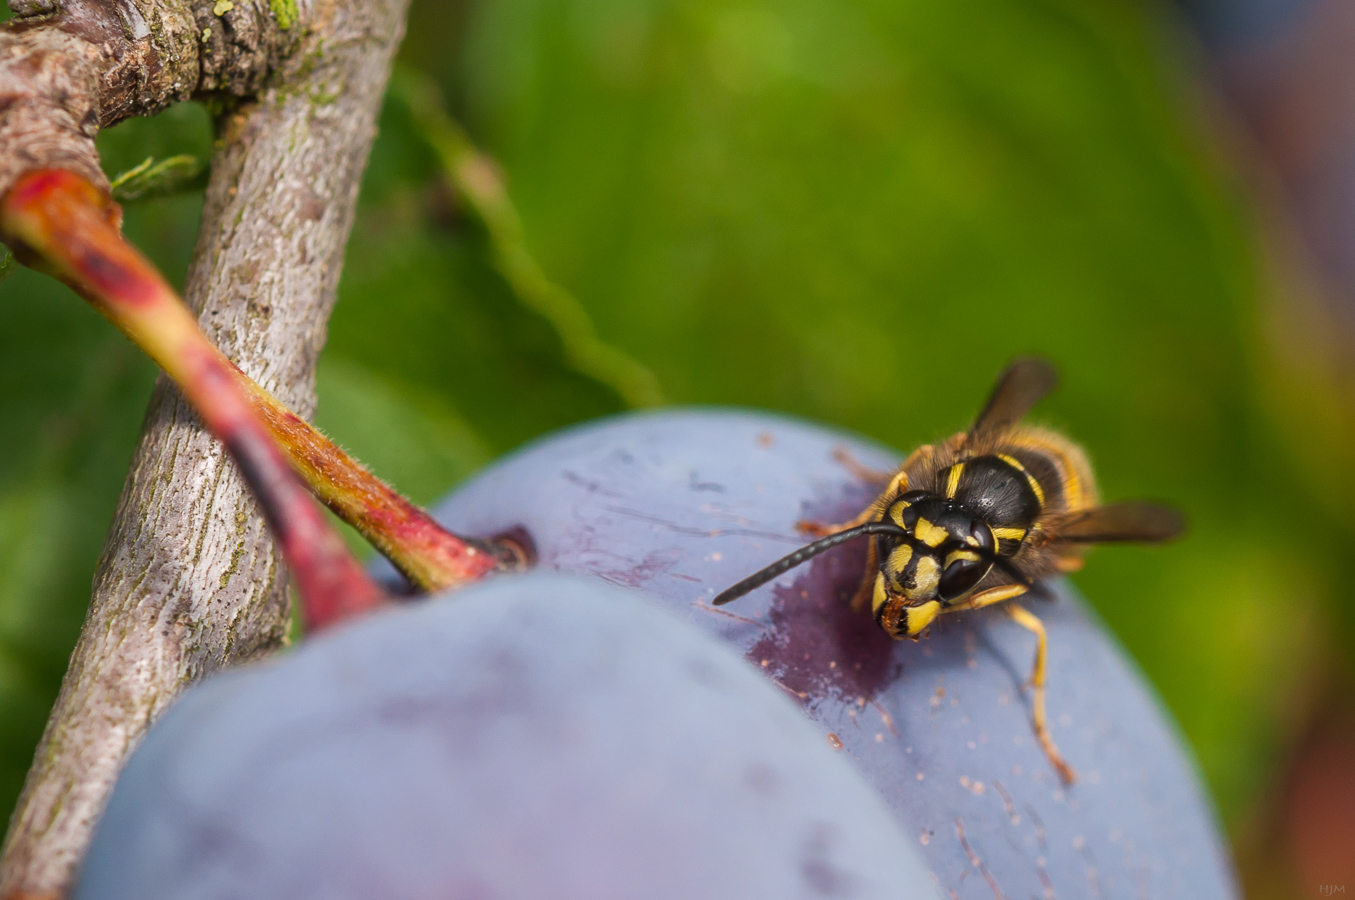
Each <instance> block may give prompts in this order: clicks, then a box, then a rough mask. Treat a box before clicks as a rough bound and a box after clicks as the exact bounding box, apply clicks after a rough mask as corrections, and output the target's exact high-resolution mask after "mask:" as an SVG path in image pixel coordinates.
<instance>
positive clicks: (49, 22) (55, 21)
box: [0, 0, 334, 196]
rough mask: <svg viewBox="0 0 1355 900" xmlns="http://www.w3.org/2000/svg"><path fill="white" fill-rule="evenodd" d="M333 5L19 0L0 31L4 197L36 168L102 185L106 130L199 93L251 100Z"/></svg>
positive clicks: (328, 0)
mask: <svg viewBox="0 0 1355 900" xmlns="http://www.w3.org/2000/svg"><path fill="white" fill-rule="evenodd" d="M333 3H334V0H300V3H299V4H298V3H297V2H296V0H272V2H271V3H270V2H269V0H238V2H231V3H225V4H219V3H217V2H216V0H14V2H12V3H11V4H10V6H11V8H12V9H13V11H14V13H15V15H16V16H17V17H18V18H16V19H15V20H13V21H11V22H7V23H5V24H4V25H3V26H0V148H3V151H4V152H3V153H0V196H2V195H4V194H5V192H7V191H8V190H9V189H10V186H11V185H13V183H14V179H15V178H17V177H18V176H19V175H22V174H23V173H24V172H26V171H28V170H30V169H37V168H65V169H71V170H72V171H75V172H79V173H80V174H81V175H84V176H85V177H86V178H88V179H90V180H91V181H93V182H94V183H95V184H97V185H101V186H104V187H106V186H107V184H108V182H107V179H106V178H105V177H104V174H103V172H102V170H101V169H100V168H99V157H98V153H96V152H95V149H94V136H95V135H96V134H97V133H98V131H99V129H100V128H107V127H108V126H109V125H113V124H115V123H117V122H120V121H122V120H123V119H126V118H128V117H129V116H138V115H149V114H151V113H155V112H158V111H160V110H162V109H164V108H165V107H166V106H168V105H169V104H171V103H173V102H175V101H178V100H187V99H188V98H189V97H190V96H192V95H193V94H201V93H204V92H213V93H217V94H223V95H226V96H232V97H252V96H254V95H255V94H256V93H257V92H258V91H259V90H260V89H261V88H262V87H263V85H264V84H265V83H266V81H267V79H269V78H270V77H272V76H273V75H274V73H276V72H277V71H278V70H279V69H280V68H281V64H282V61H283V60H284V59H286V58H288V57H289V56H291V57H294V56H295V55H296V53H297V52H298V50H299V49H300V46H301V44H302V42H303V41H308V42H310V44H311V47H312V49H314V47H315V46H316V45H315V39H316V37H317V36H318V35H319V34H320V32H319V31H317V30H316V28H315V26H316V24H317V23H318V20H319V19H320V18H325V19H332V18H333V16H332V14H331V13H329V12H327V10H329V9H330V8H331V7H332V5H333ZM227 7H229V8H227ZM274 7H276V10H275V9H274ZM218 8H220V9H221V10H222V12H221V14H219V15H218V14H217V13H216V10H217V9H218ZM278 13H281V14H280V15H279V14H278ZM284 26H285V27H284Z"/></svg>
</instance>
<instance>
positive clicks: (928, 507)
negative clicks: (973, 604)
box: [871, 491, 997, 638]
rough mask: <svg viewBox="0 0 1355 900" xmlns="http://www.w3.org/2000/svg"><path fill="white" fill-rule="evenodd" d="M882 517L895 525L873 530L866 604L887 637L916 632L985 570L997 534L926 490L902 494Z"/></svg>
mask: <svg viewBox="0 0 1355 900" xmlns="http://www.w3.org/2000/svg"><path fill="white" fill-rule="evenodd" d="M885 521H886V522H893V524H895V525H897V526H898V528H899V530H898V531H891V532H887V533H882V534H876V535H875V551H876V554H877V556H878V559H879V560H880V571H879V574H877V575H876V577H875V592H874V597H873V599H872V601H871V609H872V611H873V612H874V614H875V620H876V621H877V622H879V623H880V627H881V628H883V629H884V630H885V631H887V632H889V634H890V635H891V636H893V637H896V638H902V637H916V636H917V635H918V634H920V633H921V632H922V630H923V629H924V628H926V627H927V626H928V625H929V624H931V621H932V619H935V618H936V617H937V615H939V614H940V613H941V612H942V611H943V610H944V609H946V608H947V607H949V606H952V605H954V604H955V603H957V602H958V601H960V600H961V599H963V598H964V597H965V596H966V595H967V594H969V593H970V592H971V591H972V590H974V588H975V587H976V586H977V585H978V583H979V582H980V581H982V580H983V577H984V576H985V575H987V574H988V572H989V570H990V569H992V567H993V559H994V556H995V554H996V548H997V539H996V537H995V536H994V535H993V530H992V528H990V527H989V526H988V523H987V522H985V521H984V520H983V519H981V518H979V517H977V516H975V515H974V514H973V513H972V512H969V511H968V510H966V509H965V508H964V507H962V506H961V505H960V504H958V503H956V502H955V501H954V500H951V499H947V498H945V497H938V496H937V495H935V494H933V493H931V492H930V491H910V492H908V493H906V494H904V495H903V496H902V497H900V498H899V499H898V500H895V501H894V503H893V504H891V505H890V507H889V509H888V510H887V511H886V513H885Z"/></svg>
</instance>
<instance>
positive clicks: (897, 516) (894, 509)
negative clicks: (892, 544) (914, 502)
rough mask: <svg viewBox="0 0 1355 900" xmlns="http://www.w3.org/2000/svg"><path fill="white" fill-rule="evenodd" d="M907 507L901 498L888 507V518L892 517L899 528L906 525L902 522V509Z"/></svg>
mask: <svg viewBox="0 0 1355 900" xmlns="http://www.w3.org/2000/svg"><path fill="white" fill-rule="evenodd" d="M907 508H908V504H907V503H905V502H903V501H902V500H900V501H899V502H898V503H895V504H894V505H893V506H891V507H889V518H891V519H893V520H894V524H895V525H897V526H899V527H900V528H907V527H908V526H907V525H905V524H903V511H904V510H905V509H907Z"/></svg>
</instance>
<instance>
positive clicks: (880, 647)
mask: <svg viewBox="0 0 1355 900" xmlns="http://www.w3.org/2000/svg"><path fill="white" fill-rule="evenodd" d="M870 499H871V498H869V497H867V498H866V499H865V500H862V501H861V502H860V503H859V505H858V504H854V503H852V502H845V503H844V502H842V501H836V502H831V503H828V502H823V503H815V504H812V505H808V506H807V507H806V513H807V515H806V517H807V518H809V519H811V520H814V521H827V522H832V521H837V520H839V519H846V518H850V517H851V516H852V515H854V514H855V513H856V511H858V510H860V509H861V508H862V507H864V506H865V505H866V504H867V503H869V502H870ZM844 513H845V515H844ZM807 540H808V539H802V542H807ZM865 569H866V543H865V541H864V540H862V541H854V542H852V543H850V544H846V545H843V546H841V547H838V548H837V549H835V550H830V551H828V552H827V553H824V554H823V555H822V556H818V557H815V558H814V559H813V560H812V561H811V562H809V563H808V564H806V565H805V566H804V567H803V569H802V572H803V574H801V575H800V577H798V578H796V579H795V581H794V582H793V583H792V584H791V585H790V586H789V587H774V588H773V589H772V590H773V596H774V597H775V599H774V600H773V601H772V605H771V608H770V609H769V610H768V611H767V617H768V619H769V620H770V623H771V628H770V629H769V630H768V632H767V633H766V634H765V635H763V636H762V637H761V638H760V639H759V640H758V641H757V642H756V643H755V644H753V646H752V648H751V649H750V650H749V651H748V659H749V660H751V661H752V662H753V663H754V665H758V666H761V665H762V661H763V660H764V659H765V660H768V661H769V662H768V664H767V665H766V667H765V668H766V670H767V672H768V674H769V675H771V676H772V677H773V678H775V679H776V680H777V681H779V682H780V683H781V684H782V685H783V686H784V687H786V688H787V689H788V690H790V692H791V693H793V694H796V695H803V696H804V699H805V700H806V701H807V702H812V701H813V700H817V699H820V698H823V697H827V696H832V697H834V698H836V699H838V700H842V701H846V702H850V701H852V700H854V699H855V698H857V697H864V698H866V699H867V700H870V699H872V698H874V696H875V695H876V694H877V693H879V691H881V690H882V689H883V688H885V687H886V686H887V685H888V684H889V683H890V682H892V681H894V680H895V679H896V678H898V677H899V675H900V674H902V672H903V664H902V663H900V662H899V661H898V660H897V659H896V657H895V651H896V649H897V647H898V642H897V641H895V640H894V639H893V638H891V637H889V635H887V634H885V633H884V631H883V630H882V629H881V628H880V627H879V626H878V625H876V624H875V620H874V618H872V617H871V615H870V613H869V611H867V610H853V609H852V607H851V601H852V596H853V595H854V594H855V593H856V590H857V588H858V587H859V586H860V584H861V579H862V576H863V575H864V573H865Z"/></svg>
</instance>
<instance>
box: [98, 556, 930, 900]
mask: <svg viewBox="0 0 1355 900" xmlns="http://www.w3.org/2000/svg"><path fill="white" fill-rule="evenodd" d="M74 897H75V898H76V900H120V898H127V900H131V898H138V900H154V898H175V900H196V898H225V897H250V898H261V900H267V898H272V897H276V898H279V900H281V898H289V900H301V898H333V900H343V898H349V897H351V898H355V900H356V898H373V897H381V898H391V900H400V898H410V900H414V898H421V900H422V898H432V897H447V898H456V900H462V898H466V900H471V898H476V900H478V898H485V900H488V898H524V900H525V898H579V900H584V898H588V900H593V898H609V897H617V898H627V897H636V898H640V897H644V898H654V900H679V898H682V900H687V898H695V897H702V898H730V900H735V898H739V900H742V898H748V897H768V898H772V897H775V898H805V900H810V898H821V897H854V898H863V900H865V898H904V900H912V898H929V900H931V898H936V897H937V894H936V889H935V886H934V885H933V883H932V881H931V879H930V878H929V877H928V876H927V874H926V871H925V869H924V867H923V865H922V863H921V860H920V859H919V858H918V856H917V854H916V853H915V852H914V851H913V850H912V848H911V842H910V841H909V840H908V839H907V837H906V836H905V835H904V834H903V833H902V831H900V829H899V828H898V826H897V824H896V823H895V822H894V821H893V818H892V816H891V815H890V814H889V812H888V810H887V809H886V808H885V806H884V804H883V803H882V802H881V801H880V799H879V797H878V796H877V795H875V793H874V792H873V791H872V790H871V789H870V788H869V787H868V786H867V785H866V784H865V783H864V782H863V781H862V780H861V778H860V776H859V774H858V773H856V772H855V771H854V769H853V768H852V766H851V765H850V764H849V763H848V762H847V761H846V760H845V759H844V758H843V757H841V756H840V755H839V754H835V753H834V752H833V751H832V750H831V749H829V747H828V745H827V743H826V742H825V741H824V740H823V737H822V736H821V735H820V734H818V733H817V731H816V729H814V728H813V727H812V725H811V724H810V723H809V722H807V721H806V720H805V719H804V718H803V716H802V715H800V713H799V712H798V711H797V710H796V709H795V707H794V705H793V704H792V703H791V702H790V700H789V699H788V698H787V697H786V696H785V695H784V694H783V693H782V692H780V691H778V690H777V689H776V688H775V687H773V686H772V685H770V684H768V683H767V682H766V680H765V679H763V678H762V677H761V676H760V675H759V674H758V673H756V672H754V671H752V670H751V669H750V668H749V667H748V666H747V665H746V663H744V661H743V660H741V659H740V658H739V657H738V656H737V655H736V654H735V653H733V652H731V650H730V649H729V648H728V647H727V646H725V645H724V644H722V643H721V642H719V641H717V640H714V639H712V638H711V637H709V636H707V635H705V634H703V633H702V632H701V631H700V630H699V629H696V628H692V627H691V626H689V625H686V624H684V623H682V622H681V621H680V620H678V619H676V618H675V617H673V616H672V615H671V614H669V613H667V612H664V611H662V610H659V609H656V608H654V607H653V605H652V604H649V603H646V602H644V600H643V599H641V598H638V597H636V596H635V595H634V594H633V593H631V592H626V591H622V590H619V589H617V588H614V587H611V586H607V585H602V584H599V583H597V582H596V581H595V580H591V581H585V580H581V579H572V578H566V577H561V576H558V575H541V574H533V575H526V576H517V577H509V578H502V579H499V580H496V581H494V582H492V583H489V584H484V585H480V586H477V587H474V588H471V589H468V590H466V591H463V592H461V593H458V594H456V595H455V596H454V597H450V598H437V599H433V600H431V601H430V602H427V603H420V604H416V605H411V606H409V607H407V608H404V609H397V610H392V611H388V612H383V613H379V614H376V615H374V616H371V617H369V618H366V619H363V620H360V621H357V622H354V623H352V624H350V625H347V626H343V627H340V628H338V629H336V630H335V631H333V632H328V633H326V634H324V635H321V636H318V637H316V638H315V639H313V640H310V641H308V642H306V644H304V645H302V647H300V648H299V649H298V650H296V651H295V652H292V653H288V654H284V655H282V656H281V657H279V658H276V659H274V660H273V661H270V662H267V663H264V664H261V665H257V666H250V667H244V668H242V669H238V670H235V671H233V672H228V673H225V674H223V675H220V676H217V677H215V678H213V679H211V680H209V681H208V682H206V683H205V684H203V685H200V686H198V687H196V688H194V689H192V690H190V691H189V692H187V694H186V695H185V696H184V697H182V698H181V699H180V700H179V701H177V702H176V703H175V704H174V706H173V707H172V708H171V709H170V711H169V712H168V713H167V714H166V716H165V717H164V718H163V720H162V721H161V722H159V723H158V724H157V725H156V726H155V728H153V729H152V731H151V732H150V734H149V735H148V736H147V738H146V740H145V742H144V743H143V744H142V746H141V747H140V748H139V749H138V750H137V752H136V753H135V754H134V755H133V756H132V759H131V760H130V762H129V763H128V765H127V767H126V769H125V770H124V772H123V774H122V776H121V778H120V780H119V782H118V784H117V786H116V788H115V790H114V793H113V796H112V798H111V800H110V803H109V805H108V808H107V810H106V812H105V814H104V816H103V818H102V820H101V821H100V823H99V826H98V828H97V831H96V834H95V838H94V842H93V845H92V846H91V849H90V851H89V854H88V855H87V857H86V859H85V862H84V867H83V870H82V872H81V875H80V880H79V884H78V886H77V889H76V891H75V894H74Z"/></svg>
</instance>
